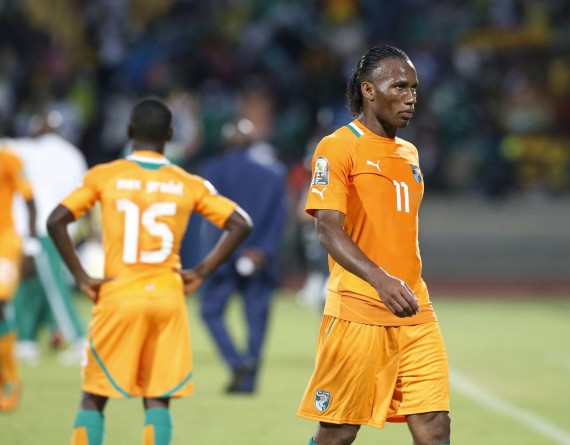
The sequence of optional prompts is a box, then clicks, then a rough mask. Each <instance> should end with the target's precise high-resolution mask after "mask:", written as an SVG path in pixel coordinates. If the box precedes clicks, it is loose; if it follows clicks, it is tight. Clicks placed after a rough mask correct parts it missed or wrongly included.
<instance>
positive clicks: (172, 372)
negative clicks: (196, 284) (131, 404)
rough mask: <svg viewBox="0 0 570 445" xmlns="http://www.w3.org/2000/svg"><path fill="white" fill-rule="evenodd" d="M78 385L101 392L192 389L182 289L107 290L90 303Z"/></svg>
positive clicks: (178, 393) (166, 393)
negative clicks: (148, 292) (147, 291)
mask: <svg viewBox="0 0 570 445" xmlns="http://www.w3.org/2000/svg"><path fill="white" fill-rule="evenodd" d="M82 366H83V384H82V389H83V390H84V391H86V392H89V393H93V394H98V395H102V396H107V397H117V398H121V397H153V398H154V397H183V396H189V395H192V393H193V389H194V387H193V381H192V354H191V349H190V327H189V324H188V315H187V312H186V305H185V300H184V296H183V295H182V292H180V293H179V294H178V293H172V292H170V293H166V294H162V295H160V294H158V293H153V294H152V295H144V294H130V295H125V294H123V295H120V294H115V295H109V296H107V297H106V298H103V299H101V300H100V301H99V303H97V305H96V306H95V307H94V308H93V319H92V321H91V326H90V331H89V336H88V340H87V345H86V350H85V355H84V360H83V363H82Z"/></svg>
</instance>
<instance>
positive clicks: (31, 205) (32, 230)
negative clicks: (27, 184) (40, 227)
mask: <svg viewBox="0 0 570 445" xmlns="http://www.w3.org/2000/svg"><path fill="white" fill-rule="evenodd" d="M26 207H27V208H28V227H29V229H28V230H29V231H28V233H29V234H30V237H31V238H35V237H36V235H37V234H36V218H37V212H36V203H35V202H34V200H33V198H32V199H29V200H27V201H26Z"/></svg>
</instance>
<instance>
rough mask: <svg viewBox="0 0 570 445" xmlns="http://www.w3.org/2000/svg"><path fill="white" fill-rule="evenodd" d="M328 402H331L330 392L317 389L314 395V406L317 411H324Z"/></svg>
mask: <svg viewBox="0 0 570 445" xmlns="http://www.w3.org/2000/svg"><path fill="white" fill-rule="evenodd" d="M330 403H331V393H330V392H328V391H323V390H321V389H317V393H316V395H315V408H317V411H318V412H320V413H322V412H324V411H326V409H327V408H328V407H329V405H330Z"/></svg>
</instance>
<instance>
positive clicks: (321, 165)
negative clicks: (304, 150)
mask: <svg viewBox="0 0 570 445" xmlns="http://www.w3.org/2000/svg"><path fill="white" fill-rule="evenodd" d="M311 185H329V161H328V160H327V158H325V157H324V156H319V157H318V158H317V161H316V162H315V174H314V176H313V182H312V183H311Z"/></svg>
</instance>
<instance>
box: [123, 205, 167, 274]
mask: <svg viewBox="0 0 570 445" xmlns="http://www.w3.org/2000/svg"><path fill="white" fill-rule="evenodd" d="M117 210H118V211H119V212H124V213H125V230H124V231H125V237H124V239H123V262H124V263H126V264H135V263H137V262H139V261H140V262H141V263H147V264H157V263H162V262H163V261H165V260H166V259H167V258H168V256H169V255H170V253H171V252H172V247H173V245H174V234H173V233H172V230H170V228H169V227H168V226H167V225H166V224H164V223H161V222H157V221H156V218H157V217H159V216H170V215H176V204H175V203H173V202H155V203H154V204H151V205H150V206H149V207H148V209H146V210H145V211H144V212H143V213H142V215H141V214H140V213H141V212H140V209H139V206H138V205H136V204H135V203H134V202H132V201H130V200H128V199H119V200H118V201H117ZM139 221H140V223H141V224H142V225H143V227H144V228H145V229H146V230H147V231H148V232H149V233H150V234H151V235H153V236H158V237H160V238H161V240H162V242H161V245H160V249H158V250H143V251H141V252H140V254H139Z"/></svg>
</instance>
